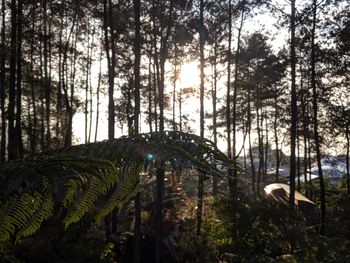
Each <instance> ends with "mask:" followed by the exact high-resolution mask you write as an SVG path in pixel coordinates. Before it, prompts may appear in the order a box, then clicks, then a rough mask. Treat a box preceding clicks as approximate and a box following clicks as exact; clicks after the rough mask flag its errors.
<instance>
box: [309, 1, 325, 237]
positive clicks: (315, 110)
mask: <svg viewBox="0 0 350 263" xmlns="http://www.w3.org/2000/svg"><path fill="white" fill-rule="evenodd" d="M312 14H313V19H312V30H311V88H312V106H313V119H314V141H315V148H316V159H317V168H318V176H319V181H320V203H321V226H320V234H321V235H324V233H325V219H326V191H325V185H324V180H323V172H322V164H321V149H320V148H321V143H320V141H319V135H318V119H317V117H318V102H317V97H318V92H317V87H316V54H315V31H316V14H317V1H316V0H313V7H312Z"/></svg>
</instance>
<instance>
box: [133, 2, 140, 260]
mask: <svg viewBox="0 0 350 263" xmlns="http://www.w3.org/2000/svg"><path fill="white" fill-rule="evenodd" d="M133 5H134V19H135V21H134V23H135V24H134V26H135V38H134V54H135V60H134V85H135V89H134V95H135V96H134V97H135V109H134V111H135V112H134V132H135V134H138V133H139V130H140V127H139V119H140V104H141V102H140V100H141V98H140V88H141V79H140V61H141V32H140V31H141V21H140V13H141V3H140V0H133ZM138 183H139V182H138ZM140 240H141V195H140V193H137V195H136V196H135V247H134V262H135V263H139V262H141V258H140Z"/></svg>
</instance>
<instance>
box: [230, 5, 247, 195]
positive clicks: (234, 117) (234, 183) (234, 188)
mask: <svg viewBox="0 0 350 263" xmlns="http://www.w3.org/2000/svg"><path fill="white" fill-rule="evenodd" d="M244 1H245V0H243V1H240V3H239V4H241V3H242V6H241V8H242V10H241V21H240V25H239V28H238V34H237V46H236V56H235V71H234V81H233V98H232V100H233V105H232V157H233V158H234V159H235V160H236V159H237V156H236V131H237V113H236V112H237V93H238V77H239V74H238V73H239V53H240V49H241V34H242V28H243V22H244V11H245V10H244V8H245V7H244V3H245V2H244ZM229 5H230V7H229V12H230V14H229V16H230V27H232V8H231V1H230V3H229ZM231 30H232V29H231V28H230V32H229V38H230V37H231V34H232V33H231ZM230 42H231V41H230ZM230 45H231V44H230ZM229 56H230V53H229ZM237 176H238V173H237V169H233V171H232V183H231V189H230V192H231V196H232V197H234V195H235V194H236V192H237V182H238V181H237V180H238V178H237Z"/></svg>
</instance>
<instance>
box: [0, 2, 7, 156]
mask: <svg viewBox="0 0 350 263" xmlns="http://www.w3.org/2000/svg"><path fill="white" fill-rule="evenodd" d="M1 15H2V27H1V51H0V52H1V53H0V54H1V58H0V71H1V72H0V111H1V142H0V163H3V162H5V159H6V115H5V101H6V96H5V94H6V87H5V86H6V73H5V64H6V57H5V47H6V43H5V42H6V24H5V22H6V20H5V18H6V17H5V16H6V2H5V0H2V4H1Z"/></svg>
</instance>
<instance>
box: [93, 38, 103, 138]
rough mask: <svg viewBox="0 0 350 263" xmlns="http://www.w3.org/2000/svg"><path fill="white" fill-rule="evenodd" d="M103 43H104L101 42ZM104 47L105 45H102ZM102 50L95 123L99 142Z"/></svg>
mask: <svg viewBox="0 0 350 263" xmlns="http://www.w3.org/2000/svg"><path fill="white" fill-rule="evenodd" d="M101 42H102V43H103V41H101ZM102 45H103V44H102ZM102 50H103V49H102V48H101V52H100V59H99V61H100V66H99V71H98V81H97V89H96V121H95V139H94V141H95V142H96V141H97V133H98V124H99V118H100V89H101V78H102Z"/></svg>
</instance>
